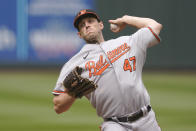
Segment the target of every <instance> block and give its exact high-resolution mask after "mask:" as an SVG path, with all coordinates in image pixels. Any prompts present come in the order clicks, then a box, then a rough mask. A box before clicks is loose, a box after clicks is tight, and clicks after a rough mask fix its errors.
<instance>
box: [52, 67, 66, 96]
mask: <svg viewBox="0 0 196 131" xmlns="http://www.w3.org/2000/svg"><path fill="white" fill-rule="evenodd" d="M64 68H65V67H63V68H62V70H61V73H60V75H59V78H58V80H57V82H56V85H55V87H54V89H53V91H52V94H53V95H59V94H62V93H65V88H64V86H63V80H64V78H65V75H66V74H67V73H65V72H64Z"/></svg>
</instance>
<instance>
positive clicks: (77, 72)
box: [63, 66, 97, 98]
mask: <svg viewBox="0 0 196 131" xmlns="http://www.w3.org/2000/svg"><path fill="white" fill-rule="evenodd" d="M82 71H83V70H82V68H80V67H78V66H77V67H76V68H74V69H73V70H72V71H71V72H70V73H69V74H68V75H67V77H66V78H65V79H64V81H63V85H64V87H65V88H66V89H67V92H68V94H69V95H71V96H73V97H75V98H81V97H82V96H84V95H87V94H89V93H90V92H92V91H94V90H95V89H96V88H97V85H96V84H95V83H94V82H93V81H90V80H89V79H87V78H82V77H81V73H82Z"/></svg>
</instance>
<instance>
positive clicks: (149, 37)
mask: <svg viewBox="0 0 196 131" xmlns="http://www.w3.org/2000/svg"><path fill="white" fill-rule="evenodd" d="M130 38H131V40H133V41H134V44H137V46H139V47H140V48H141V49H142V50H144V51H145V50H146V49H147V48H148V47H151V46H154V45H156V44H158V43H159V42H160V41H161V39H160V37H159V36H158V35H157V34H156V33H155V32H154V31H153V30H152V28H151V27H147V28H141V29H139V30H138V31H137V32H136V33H134V34H133V35H131V37H130Z"/></svg>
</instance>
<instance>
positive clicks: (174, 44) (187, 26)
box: [96, 0, 196, 68]
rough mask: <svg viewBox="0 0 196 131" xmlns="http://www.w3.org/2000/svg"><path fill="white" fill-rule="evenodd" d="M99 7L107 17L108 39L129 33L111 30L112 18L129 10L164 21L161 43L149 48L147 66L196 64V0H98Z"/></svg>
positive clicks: (106, 33) (169, 66)
mask: <svg viewBox="0 0 196 131" xmlns="http://www.w3.org/2000/svg"><path fill="white" fill-rule="evenodd" d="M96 10H97V12H98V13H99V15H100V16H101V18H102V19H103V22H104V24H105V29H104V31H103V33H104V36H105V39H106V40H108V39H111V38H115V37H118V36H121V35H129V34H131V33H133V32H135V31H136V29H134V28H126V29H125V30H124V31H122V32H121V33H119V34H114V33H112V32H111V31H110V30H109V23H108V20H109V19H115V18H118V17H121V16H123V15H125V14H127V15H133V16H140V17H150V18H153V19H155V20H156V21H158V22H159V23H161V24H162V25H163V30H162V31H161V34H160V37H161V39H162V42H161V44H159V45H158V46H156V47H153V48H150V49H149V50H148V56H147V60H146V65H145V67H156V68H159V67H166V68H196V58H195V57H196V53H195V52H196V51H195V49H196V42H195V38H194V35H195V34H196V31H195V23H196V15H195V14H194V13H195V12H196V1H194V0H186V1H185V0H96Z"/></svg>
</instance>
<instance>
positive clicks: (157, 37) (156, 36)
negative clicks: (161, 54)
mask: <svg viewBox="0 0 196 131" xmlns="http://www.w3.org/2000/svg"><path fill="white" fill-rule="evenodd" d="M148 29H149V30H150V31H151V32H152V34H153V35H154V36H155V38H156V39H157V40H158V41H159V42H160V41H161V40H160V38H159V36H158V35H157V34H156V33H154V31H153V30H152V28H150V27H149V26H148Z"/></svg>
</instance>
